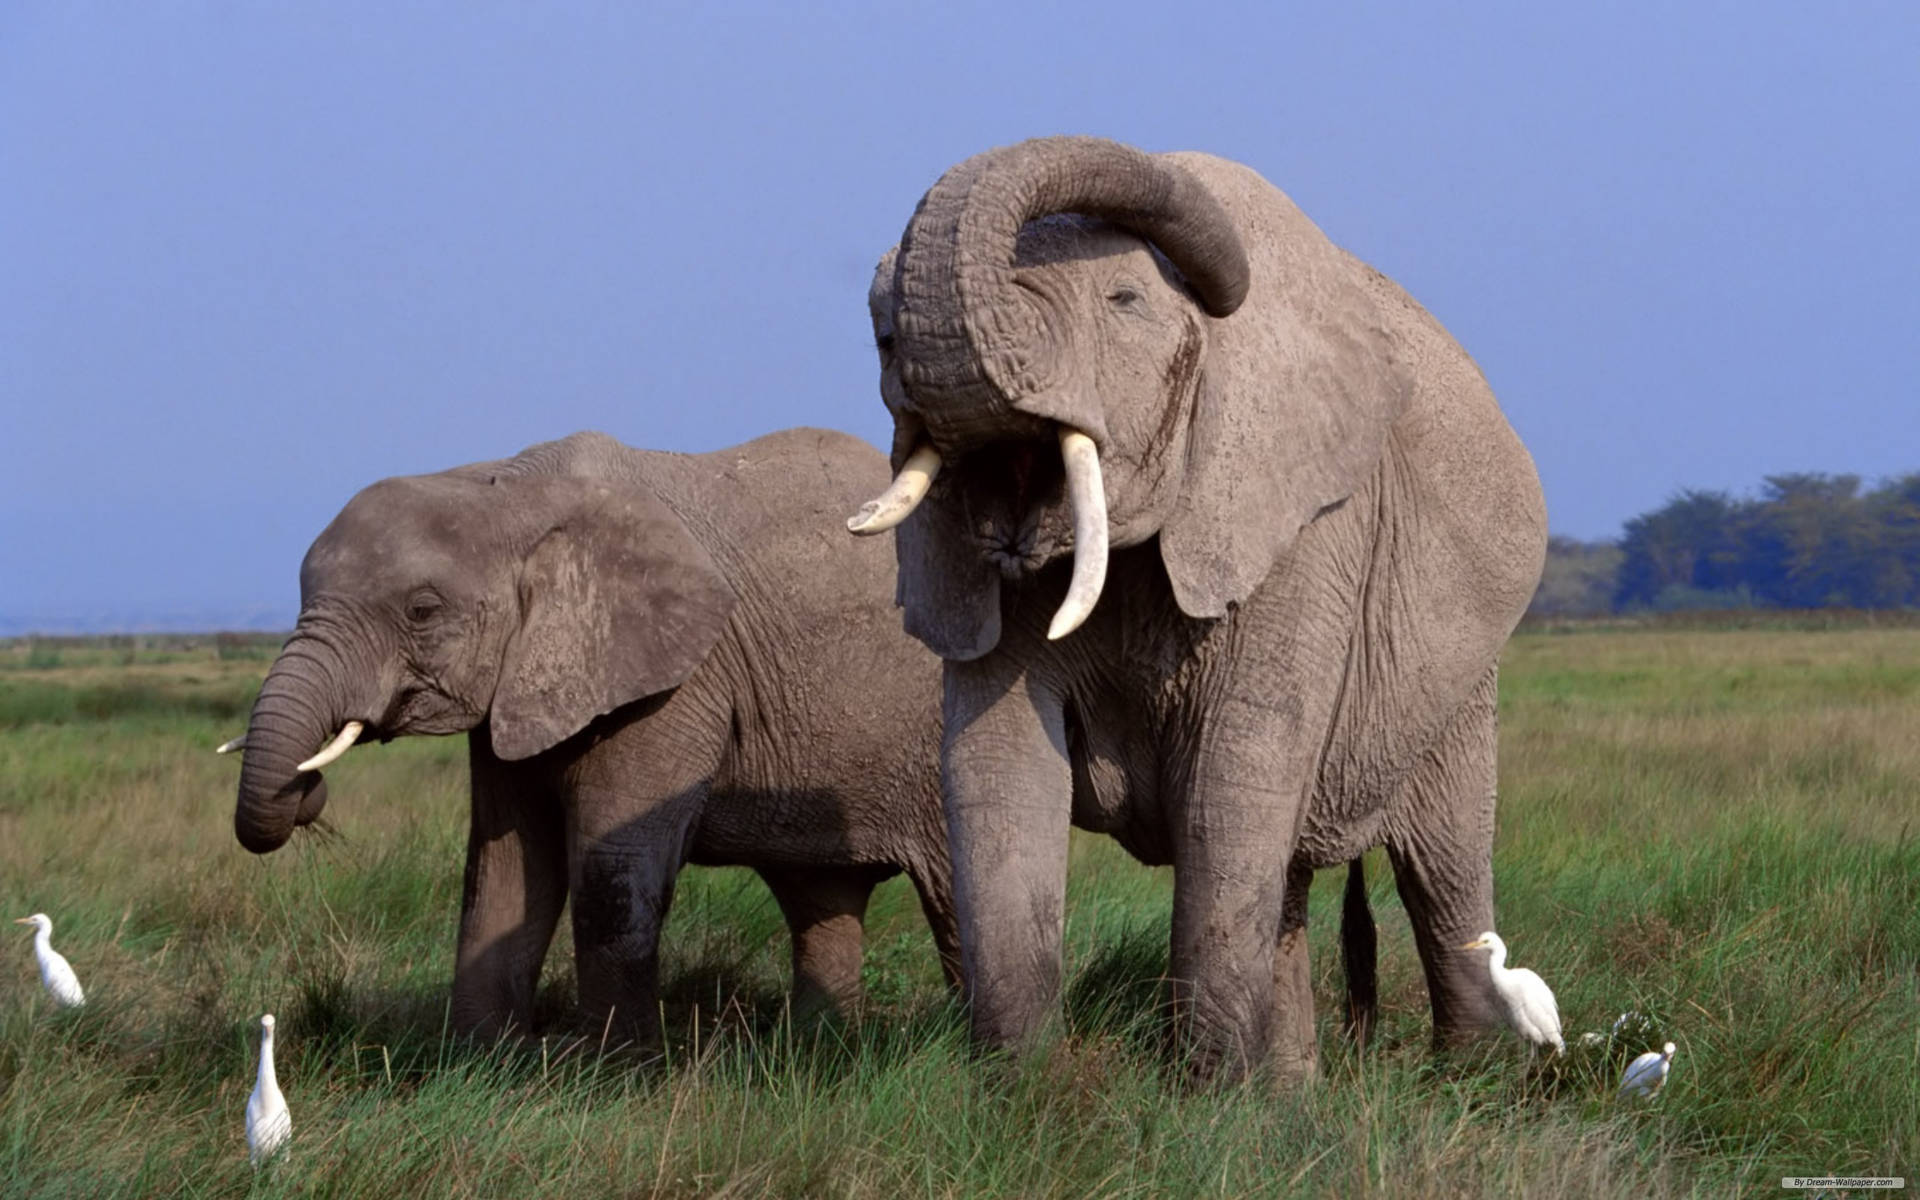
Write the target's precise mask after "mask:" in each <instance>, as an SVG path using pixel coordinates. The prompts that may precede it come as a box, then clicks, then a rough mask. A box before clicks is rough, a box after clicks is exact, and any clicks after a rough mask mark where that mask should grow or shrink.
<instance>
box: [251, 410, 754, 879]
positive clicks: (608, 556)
mask: <svg viewBox="0 0 1920 1200" xmlns="http://www.w3.org/2000/svg"><path fill="white" fill-rule="evenodd" d="M593 440H594V439H593V437H592V435H576V437H575V438H571V439H568V440H567V442H563V443H555V444H552V445H555V446H563V447H564V446H567V445H568V444H569V443H582V442H586V443H589V444H590V443H591V442H592V441H593ZM543 449H546V450H549V451H550V449H551V447H548V448H536V449H535V450H533V451H528V452H527V453H526V454H523V455H521V456H520V457H519V458H516V459H512V460H508V461H506V462H501V463H490V464H478V465H475V466H472V467H463V468H459V469H457V470H454V471H449V472H445V473H443V474H439V475H422V476H412V477H406V478H398V479H387V480H383V481H381V482H379V483H376V484H374V485H373V486H371V487H369V488H367V489H366V490H364V491H362V492H360V493H359V494H358V495H356V496H355V497H354V498H353V499H352V500H351V501H350V502H349V503H348V504H347V506H346V508H345V509H344V510H342V511H341V513H340V515H339V516H337V517H335V518H334V520H333V523H332V524H330V525H329V526H327V528H326V530H325V531H324V532H323V533H321V535H320V537H319V539H318V540H316V541H315V542H314V543H313V546H312V548H311V549H310V550H308V551H307V557H306V560H305V562H303V563H302V564H301V568H300V618H299V623H298V624H297V625H296V627H295V629H294V632H293V635H292V637H291V638H289V639H288V641H287V644H286V647H285V648H284V649H283V650H282V651H281V653H280V656H279V658H278V659H277V660H276V661H275V662H274V664H273V667H272V669H271V670H270V671H269V673H268V675H267V678H266V681H265V682H264V683H263V684H262V686H261V689H260V696H259V699H258V700H257V701H256V702H255V703H254V707H253V715H252V718H251V719H250V721H249V722H248V726H247V732H246V737H245V739H244V746H245V750H246V758H245V762H244V765H243V767H242V770H241V777H240V794H239V801H238V805H237V807H236V808H235V811H234V832H235V833H236V834H237V835H238V837H239V839H240V842H241V844H242V845H244V846H245V847H246V848H247V849H249V850H252V851H254V852H255V853H265V852H267V851H269V850H273V849H275V848H277V847H278V846H280V845H281V844H282V843H284V842H285V841H286V840H287V838H288V836H290V834H291V833H292V831H293V828H294V826H296V825H304V824H306V823H308V822H310V821H312V820H313V819H314V818H315V817H316V816H318V815H319V812H320V809H321V806H322V805H323V804H324V803H325V800H326V790H325V789H326V785H325V782H324V781H323V780H322V779H321V777H320V775H319V772H318V768H319V767H320V766H323V765H325V763H326V762H328V761H331V759H332V758H333V757H337V756H338V754H339V753H342V752H344V751H345V749H346V748H347V746H349V745H351V744H352V743H353V742H354V741H355V740H364V739H370V738H378V739H382V740H384V739H387V738H392V737H398V736H403V735H406V734H446V733H458V732H462V731H465V730H471V729H473V728H475V727H476V726H478V725H479V724H480V723H481V722H482V721H483V720H484V721H488V722H490V724H489V736H490V738H491V741H492V747H493V750H494V752H495V753H497V754H498V755H499V756H500V757H501V758H503V759H520V758H525V757H527V756H529V755H532V754H537V753H539V752H541V751H543V750H546V749H548V748H550V747H552V746H554V745H555V744H557V743H558V742H560V741H562V740H563V739H565V738H567V737H569V736H571V735H573V734H574V733H577V732H578V731H579V730H581V729H582V728H584V727H585V726H586V725H587V723H588V722H590V721H592V720H593V718H594V717H596V716H598V715H600V714H602V713H605V712H609V711H611V710H612V709H614V708H616V707H619V706H620V705H623V704H627V703H629V702H631V701H634V700H637V699H640V698H641V697H644V696H648V695H651V694H653V693H656V692H660V691H664V690H666V689H668V688H671V687H674V686H676V685H678V684H679V683H681V682H682V681H684V680H685V679H686V678H687V676H688V675H689V674H690V673H691V672H692V671H693V669H694V668H695V667H696V666H697V665H698V664H699V663H700V661H701V660H702V659H703V658H704V657H705V656H706V654H707V652H708V650H709V649H711V648H712V646H713V644H714V642H715V641H716V640H717V639H718V638H719V636H720V634H721V631H722V630H723V629H724V627H725V624H726V621H727V617H728V614H729V613H730V612H731V610H732V607H733V604H734V600H735V597H734V593H733V590H732V589H731V587H729V585H728V583H727V581H726V580H725V578H723V577H722V576H721V574H720V572H719V570H718V569H717V568H716V567H715V565H714V563H713V560H712V559H711V558H710V557H709V556H708V554H707V552H706V550H705V549H704V548H703V547H702V546H701V545H700V543H699V542H698V541H696V540H695V539H694V537H693V536H692V534H691V533H690V532H689V531H688V529H687V527H686V525H685V524H683V523H682V522H681V520H680V518H679V517H678V516H676V515H675V514H674V513H673V512H672V511H671V510H670V509H669V508H668V507H667V506H666V505H665V504H664V503H663V502H662V501H661V500H660V499H659V497H658V496H656V495H655V494H654V493H653V492H651V491H649V490H647V489H646V488H644V487H641V486H638V485H635V484H626V483H621V484H613V483H608V482H604V481H599V480H596V479H592V478H581V477H573V476H566V475H554V474H546V473H537V472H535V471H533V470H531V469H529V465H530V463H532V462H533V461H535V460H536V459H538V458H540V457H543V456H541V455H539V454H538V453H537V452H538V451H541V450H543ZM544 457H547V458H550V457H551V454H550V453H549V454H547V455H545V456H544ZM323 746H324V747H326V749H325V750H322V747H323ZM316 751H319V753H316Z"/></svg>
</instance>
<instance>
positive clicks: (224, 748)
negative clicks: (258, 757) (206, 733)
mask: <svg viewBox="0 0 1920 1200" xmlns="http://www.w3.org/2000/svg"><path fill="white" fill-rule="evenodd" d="M246 748H247V735H246V734H244V733H243V734H241V735H240V736H239V737H237V738H234V739H233V740H232V741H227V742H221V743H220V744H219V745H218V746H215V747H214V748H213V752H214V753H215V754H232V753H233V752H234V751H235V750H245V749H246Z"/></svg>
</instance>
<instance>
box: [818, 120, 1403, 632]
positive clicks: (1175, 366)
mask: <svg viewBox="0 0 1920 1200" xmlns="http://www.w3.org/2000/svg"><path fill="white" fill-rule="evenodd" d="M869 304H870V308H871V310H872V317H873V323H874V333H875V339H876V342H877V344H878V347H879V351H880V368H881V371H880V380H881V381H880V391H881V395H882V398H883V399H884V400H885V401H886V404H887V407H888V409H889V410H890V411H891V412H892V414H893V417H894V423H895V424H894V449H893V464H894V469H895V471H896V472H897V475H896V479H895V482H894V485H893V487H891V488H889V489H888V491H887V492H886V493H884V494H883V495H881V496H880V497H879V498H878V499H876V500H875V501H874V502H873V503H871V504H869V505H867V506H866V507H865V508H863V509H862V510H861V511H860V512H859V513H857V514H855V516H854V517H853V518H852V519H851V520H850V521H849V522H848V527H849V528H850V529H852V530H853V531H854V532H856V533H876V532H879V531H880V530H883V529H887V528H893V527H895V526H898V533H897V541H896V544H897V549H898V554H899V559H900V582H899V600H900V603H901V605H902V607H904V608H905V610H906V624H907V628H908V630H909V631H910V632H911V633H913V634H914V635H915V636H916V637H918V638H920V639H921V640H922V641H924V642H925V643H926V644H927V645H928V646H930V647H931V648H933V649H934V650H935V651H937V652H938V653H940V654H941V655H942V656H943V657H946V658H950V659H970V658H975V657H978V656H979V655H981V654H984V653H986V652H987V651H989V650H990V649H992V648H993V646H994V645H995V644H996V642H997V641H998V640H999V634H1000V588H1001V586H1002V584H1003V581H1007V580H1018V579H1020V578H1023V577H1025V576H1027V575H1030V574H1031V573H1032V572H1034V571H1036V570H1038V569H1039V568H1040V567H1042V566H1044V565H1046V564H1047V563H1048V562H1050V561H1052V560H1053V559H1056V558H1059V557H1064V556H1066V555H1069V554H1071V555H1072V556H1073V558H1074V571H1073V578H1072V582H1071V584H1070V585H1069V587H1068V591H1067V596H1066V599H1065V601H1064V602H1063V603H1062V604H1061V606H1060V609H1059V611H1058V613H1057V614H1056V616H1055V618H1054V621H1053V626H1052V628H1051V629H1050V631H1049V636H1050V637H1062V636H1065V635H1066V634H1068V633H1071V632H1072V630H1073V628H1074V627H1076V626H1077V625H1078V624H1079V623H1080V622H1081V621H1082V620H1084V619H1085V618H1086V616H1087V614H1088V613H1089V612H1091V610H1092V608H1093V606H1094V604H1095V602H1096V601H1097V599H1098V597H1099V594H1100V589H1101V585H1102V583H1103V580H1104V571H1105V564H1106V555H1107V550H1108V547H1109V546H1112V547H1126V546H1132V545H1138V544H1141V543H1144V542H1146V541H1148V540H1149V539H1152V538H1155V537H1157V538H1158V539H1159V548H1160V558H1161V561H1162V562H1163V563H1164V565H1165V568H1166V571H1167V574H1168V576H1169V578H1170V580H1171V582H1172V586H1173V592H1174V596H1175V598H1176V600H1177V601H1178V603H1179V605H1180V607H1181V609H1182V611H1184V612H1185V613H1187V614H1188V615H1190V616H1195V617H1217V616H1222V615H1224V614H1225V613H1226V612H1227V609H1228V606H1230V605H1233V604H1236V603H1238V602H1239V601H1242V600H1244V599H1245V598H1246V597H1247V596H1248V595H1249V594H1250V593H1251V592H1252V591H1253V589H1254V588H1255V587H1256V586H1258V585H1259V583H1260V581H1261V580H1262V579H1263V578H1265V576H1266V574H1267V572H1268V570H1269V569H1270V568H1271V567H1272V566H1273V563H1274V560H1275V559H1276V557H1277V556H1278V555H1279V554H1280V552H1281V551H1282V550H1284V549H1285V548H1286V546H1287V545H1288V544H1289V543H1290V542H1291V541H1292V540H1293V538H1294V536H1295V535H1296V534H1297V533H1298V532H1299V530H1300V529H1301V527H1302V526H1304V525H1305V524H1306V523H1307V522H1308V521H1310V520H1312V519H1313V517H1314V516H1315V514H1317V513H1318V512H1320V511H1322V510H1323V509H1325V508H1326V507H1327V506H1329V505H1332V504H1336V503H1338V502H1339V501H1341V500H1343V499H1344V498H1346V497H1347V496H1349V495H1351V494H1352V493H1353V492H1354V490H1355V489H1356V488H1358V487H1359V486H1360V485H1361V484H1362V483H1364V482H1365V481H1366V478H1367V476H1368V474H1369V472H1370V471H1371V470H1372V468H1373V466H1374V464H1375V463H1376V462H1377V461H1378V459H1379V456H1380V453H1381V449H1382V446H1383V443H1384V440H1385V437H1386V430H1387V427H1388V426H1389V425H1390V424H1391V422H1392V421H1393V419H1394V417H1395V416H1396V415H1397V414H1398V413H1399V412H1400V411H1401V409H1402V408H1403V407H1404V405H1405V403H1406V393H1407V383H1406V377H1405V373H1404V371H1403V370H1402V369H1401V367H1400V366H1399V365H1398V364H1396V363H1395V362H1394V360H1393V355H1392V347H1391V346H1390V344H1389V341H1388V338H1387V336H1386V335H1385V334H1384V333H1383V332H1382V326H1381V321H1380V318H1379V315H1378V314H1377V312H1376V310H1375V308H1374V305H1373V301H1372V299H1371V298H1370V296H1369V294H1368V291H1367V268H1365V267H1364V266H1361V265H1360V264H1359V263H1358V262H1357V261H1356V260H1354V259H1352V258H1351V257H1350V256H1348V255H1346V254H1345V253H1344V252H1342V251H1341V250H1339V249H1338V248H1336V247H1335V246H1333V245H1332V244H1331V243H1329V242H1328V241H1327V240H1326V238H1325V237H1324V236H1323V235H1322V234H1321V233H1320V231H1319V230H1318V229H1317V228H1315V227H1314V226H1313V224H1312V223H1311V222H1309V221H1308V220H1307V219H1306V218H1305V217H1304V216H1303V215H1301V213H1300V212H1299V210H1298V209H1296V208H1295V207H1294V206H1293V204H1292V203H1291V202H1290V201H1288V200H1287V198H1286V197H1285V196H1284V195H1282V194H1281V193H1280V192H1279V190H1278V189H1276V188H1274V187H1273V186H1272V185H1271V184H1268V183H1267V182H1266V181H1265V180H1263V179H1261V178H1260V177H1259V176H1258V175H1257V174H1255V173H1254V172H1253V171H1251V170H1248V169H1247V168H1245V167H1242V166H1239V165H1237V164H1234V163H1230V162H1226V161H1224V160H1221V159H1217V158H1213V157H1210V156H1207V155H1200V154H1165V155H1149V154H1144V153H1142V152H1140V151H1138V150H1134V149H1132V148H1130V147H1126V146H1122V145H1119V144H1117V143H1114V142H1109V141H1103V140H1100V139H1096V138H1080V137H1061V138H1043V139H1038V140H1034V141H1029V142H1023V143H1020V144H1018V145H1015V146H1008V147H1003V148H1001V149H998V150H993V151H989V152H987V153H985V154H981V155H978V156H976V157H974V158H971V159H968V160H967V161H966V162H964V163H961V164H960V165H959V166H957V167H954V168H953V169H952V170H950V171H948V172H947V173H946V175H945V176H943V177H942V178H941V179H940V181H939V182H938V183H936V184H935V185H934V187H933V188H932V190H931V191H929V192H928V193H927V194H926V196H925V198H923V199H922V200H921V202H920V206H919V208H918V209H917V210H916V211H915V213H914V215H913V219H912V220H911V221H910V222H909V223H908V225H907V229H906V233H905V235H904V236H903V238H902V239H901V242H900V245H899V246H898V247H897V248H896V249H895V250H894V251H892V252H890V253H889V254H888V255H887V256H886V258H884V259H883V260H882V261H881V264H880V268H879V270H878V271H877V272H876V275H875V278H874V284H873V289H872V291H871V293H870V295H869ZM923 500H924V502H923Z"/></svg>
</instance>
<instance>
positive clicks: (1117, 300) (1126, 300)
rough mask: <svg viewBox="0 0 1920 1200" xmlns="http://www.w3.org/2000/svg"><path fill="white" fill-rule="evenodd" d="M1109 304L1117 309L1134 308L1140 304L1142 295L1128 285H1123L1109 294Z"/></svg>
mask: <svg viewBox="0 0 1920 1200" xmlns="http://www.w3.org/2000/svg"><path fill="white" fill-rule="evenodd" d="M1107 303H1108V304H1111V305H1113V306H1114V307H1115V308H1132V307H1133V306H1134V305H1136V304H1138V303H1140V293H1139V292H1137V291H1135V290H1133V289H1132V288H1130V287H1128V286H1127V285H1126V284H1121V285H1120V286H1119V287H1117V288H1114V289H1113V290H1112V291H1110V292H1108V293H1107Z"/></svg>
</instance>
